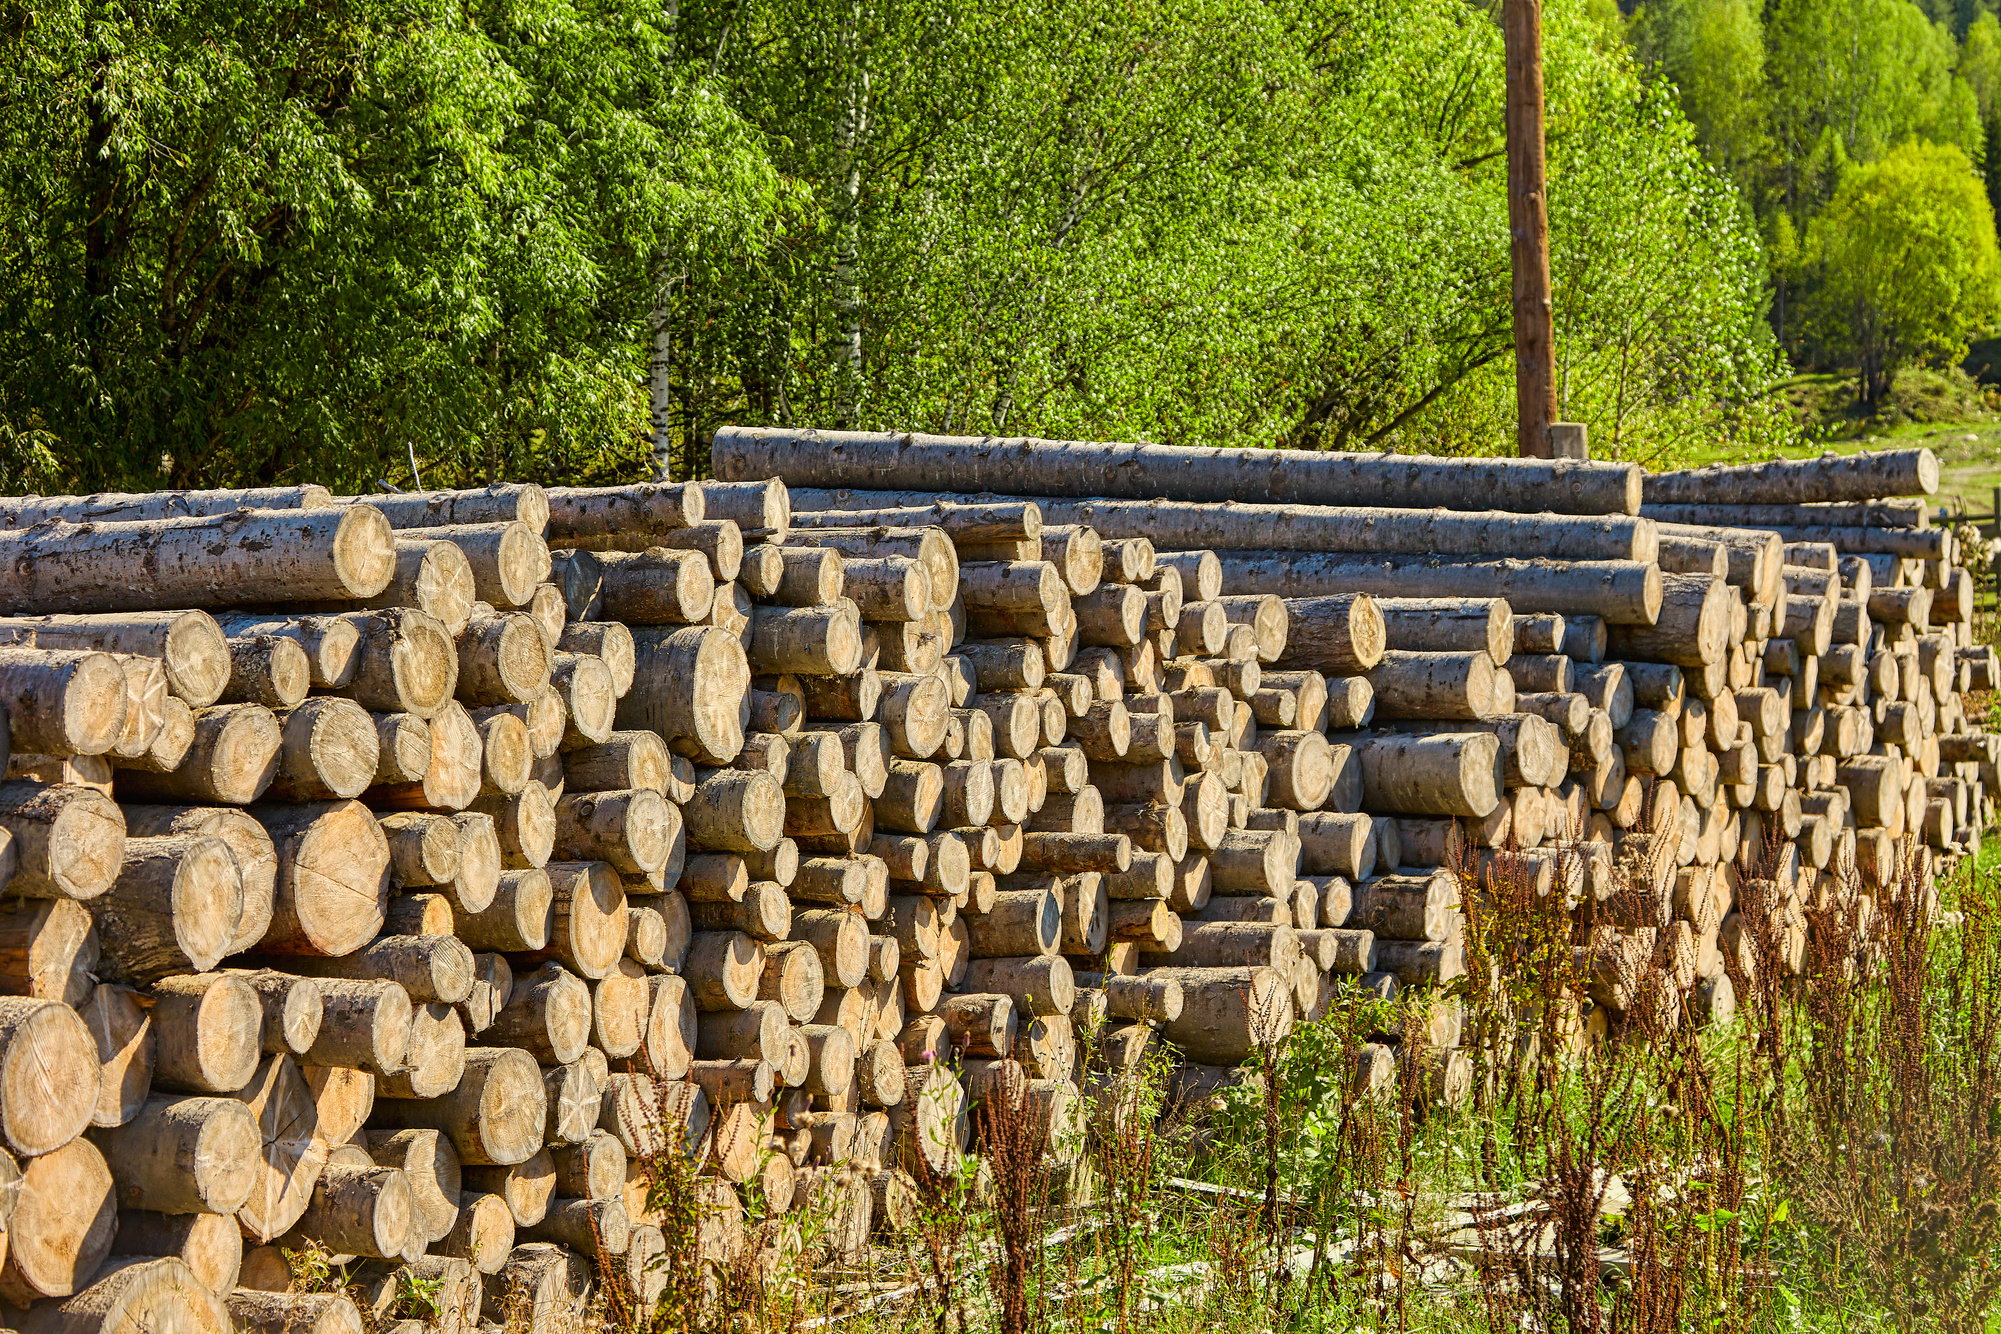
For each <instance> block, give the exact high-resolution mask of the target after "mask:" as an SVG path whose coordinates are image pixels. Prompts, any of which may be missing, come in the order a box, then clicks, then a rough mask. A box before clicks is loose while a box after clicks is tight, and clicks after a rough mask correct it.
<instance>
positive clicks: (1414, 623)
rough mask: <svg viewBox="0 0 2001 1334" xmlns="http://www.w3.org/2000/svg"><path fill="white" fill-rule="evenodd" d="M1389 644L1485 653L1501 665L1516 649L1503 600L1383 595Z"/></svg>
mask: <svg viewBox="0 0 2001 1334" xmlns="http://www.w3.org/2000/svg"><path fill="white" fill-rule="evenodd" d="M1376 609H1377V610H1378V611H1379V612H1381V613H1382V617H1383V637H1384V643H1385V645H1386V646H1387V647H1388V648H1392V649H1403V650H1406V651H1411V652H1423V653H1468V652H1485V653H1486V654H1487V656H1488V657H1489V658H1490V659H1491V660H1492V662H1493V665H1495V666H1497V667H1498V666H1502V665H1504V664H1505V663H1506V662H1507V661H1508V657H1509V655H1510V654H1511V653H1512V652H1513V649H1514V642H1513V641H1514V635H1513V633H1512V624H1511V621H1512V610H1511V608H1510V607H1509V606H1508V603H1507V601H1506V599H1504V598H1378V599H1376Z"/></svg>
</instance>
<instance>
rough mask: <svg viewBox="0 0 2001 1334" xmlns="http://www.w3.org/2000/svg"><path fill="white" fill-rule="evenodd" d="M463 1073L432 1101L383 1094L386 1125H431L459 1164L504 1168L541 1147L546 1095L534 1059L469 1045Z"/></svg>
mask: <svg viewBox="0 0 2001 1334" xmlns="http://www.w3.org/2000/svg"><path fill="white" fill-rule="evenodd" d="M465 1055H466V1066H465V1077H464V1078H463V1079H461V1080H460V1081H459V1084H458V1086H457V1088H455V1089H453V1090H452V1091H451V1092H450V1093H447V1094H445V1095H444V1096H442V1097H439V1098H433V1099H403V1098H384V1099H382V1100H381V1101H380V1102H378V1103H377V1104H376V1118H377V1122H378V1124H381V1125H383V1126H385V1127H388V1126H398V1127H404V1128H408V1127H416V1126H430V1127H434V1128H436V1129H438V1130H442V1131H444V1132H445V1134H446V1135H447V1136H449V1137H450V1139H451V1142H452V1147H453V1148H454V1149H456V1150H457V1151H458V1155H459V1159H460V1161H461V1162H463V1163H471V1164H477V1165H481V1166H501V1167H504V1166H508V1165H510V1164H513V1163H518V1162H523V1161H525V1160H526V1159H528V1158H529V1157H531V1156H532V1155H533V1154H534V1153H535V1151H536V1150H537V1149H539V1148H540V1147H541V1145H542V1137H543V1131H544V1127H545V1123H546V1120H547V1114H548V1113H547V1108H548V1095H547V1093H546V1092H545V1090H544V1089H543V1086H542V1074H541V1070H540V1069H539V1068H538V1067H537V1066H536V1064H535V1058H534V1057H532V1056H530V1055H529V1054H528V1053H527V1052H525V1051H522V1050H521V1049H519V1048H517V1047H468V1048H467V1049H466V1054H465Z"/></svg>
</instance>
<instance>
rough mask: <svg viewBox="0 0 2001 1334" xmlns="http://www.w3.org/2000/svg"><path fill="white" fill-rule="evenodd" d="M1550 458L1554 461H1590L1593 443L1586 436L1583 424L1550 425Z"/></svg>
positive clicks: (1561, 423) (1563, 423) (1560, 423)
mask: <svg viewBox="0 0 2001 1334" xmlns="http://www.w3.org/2000/svg"><path fill="white" fill-rule="evenodd" d="M1549 456H1550V457H1551V458H1553V459H1580V460H1582V459H1588V458H1590V457H1591V443H1590V440H1589V439H1588V438H1587V436H1586V432H1585V429H1584V423H1583V422H1551V423H1550V424H1549Z"/></svg>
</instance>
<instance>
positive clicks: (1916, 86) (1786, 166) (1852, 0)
mask: <svg viewBox="0 0 2001 1334" xmlns="http://www.w3.org/2000/svg"><path fill="white" fill-rule="evenodd" d="M1766 33H1767V41H1768V51H1767V55H1766V68H1767V70H1768V71H1769V77H1770V108H1771V115H1770V122H1769V124H1770V128H1771V134H1772V140H1773V149H1774V151H1775V153H1776V156H1777V161H1776V163H1775V171H1774V179H1773V180H1772V182H1771V186H1772V188H1773V189H1774V190H1775V192H1776V194H1777V196H1778V199H1779V202H1780V205H1781V206H1782V207H1784V208H1786V209H1787V210H1788V211H1789V212H1790V213H1792V215H1793V221H1794V223H1795V224H1802V223H1804V222H1805V221H1806V219H1807V218H1808V217H1810V216H1811V215H1812V214H1813V213H1814V211H1815V210H1817V209H1818V208H1819V207H1820V206H1821V205H1822V204H1823V203H1825V202H1826V201H1827V199H1828V198H1829V197H1830V196H1831V195H1832V194H1833V192H1834V188H1835V186H1836V185H1837V184H1839V182H1840V181H1841V179H1842V176H1843V173H1844V171H1845V169H1846V168H1847V166H1848V164H1850V163H1854V162H1874V161H1875V160H1876V159H1877V158H1880V157H1881V156H1883V154H1884V153H1886V152H1888V151H1889V150H1890V149H1891V148H1892V147H1893V146H1895V145H1897V144H1901V143H1904V142H1905V141H1907V140H1910V139H1924V140H1928V141H1930V142H1933V143H1944V144H1954V145H1957V146H1958V147H1959V148H1960V149H1961V150H1962V151H1964V152H1965V154H1966V156H1967V157H1968V158H1970V159H1972V160H1975V161H1978V160H1979V159H1980V156H1981V151H1982V135H1981V127H1980V115H1979V104H1978V101H1977V99H1976V98H1975V96H1974V91H1973V89H1972V88H1971V86H1969V85H1968V83H1967V82H1966V81H1965V80H1964V79H1961V78H1958V77H1956V76H1955V74H1954V66H1955V64H1956V63H1957V59H1958V44H1957V42H1955V41H1954V39H1953V35H1952V29H1951V27H1950V26H1949V25H1948V24H1945V23H1935V22H1933V21H1932V20H1930V19H1929V18H1927V17H1926V15H1925V12H1924V11H1923V10H1921V9H1919V8H1918V6H1917V5H1915V4H1913V3H1912V0H1775V3H1774V4H1772V5H1771V6H1770V9H1769V12H1768V16H1767V19H1766Z"/></svg>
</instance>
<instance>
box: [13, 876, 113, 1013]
mask: <svg viewBox="0 0 2001 1334" xmlns="http://www.w3.org/2000/svg"><path fill="white" fill-rule="evenodd" d="M97 959H98V942H97V936H96V933H95V930H94V928H93V926H92V923H91V915H90V912H89V910H88V909H86V908H84V907H83V906H82V905H80V904H78V903H76V902H74V901H73V900H70V899H41V900H31V901H28V902H25V903H18V904H15V905H12V906H11V907H8V908H7V909H5V910H0V993H4V994H7V995H14V996H32V997H35V998H37V999H39V1000H58V1001H63V1002H65V1003H66V1004H69V1005H81V1004H83V1003H84V1002H85V1001H86V1000H87V999H89V997H90V995H91V992H92V991H93V990H94V987H93V984H92V980H91V970H92V969H94V968H95V967H96V966H97Z"/></svg>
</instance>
